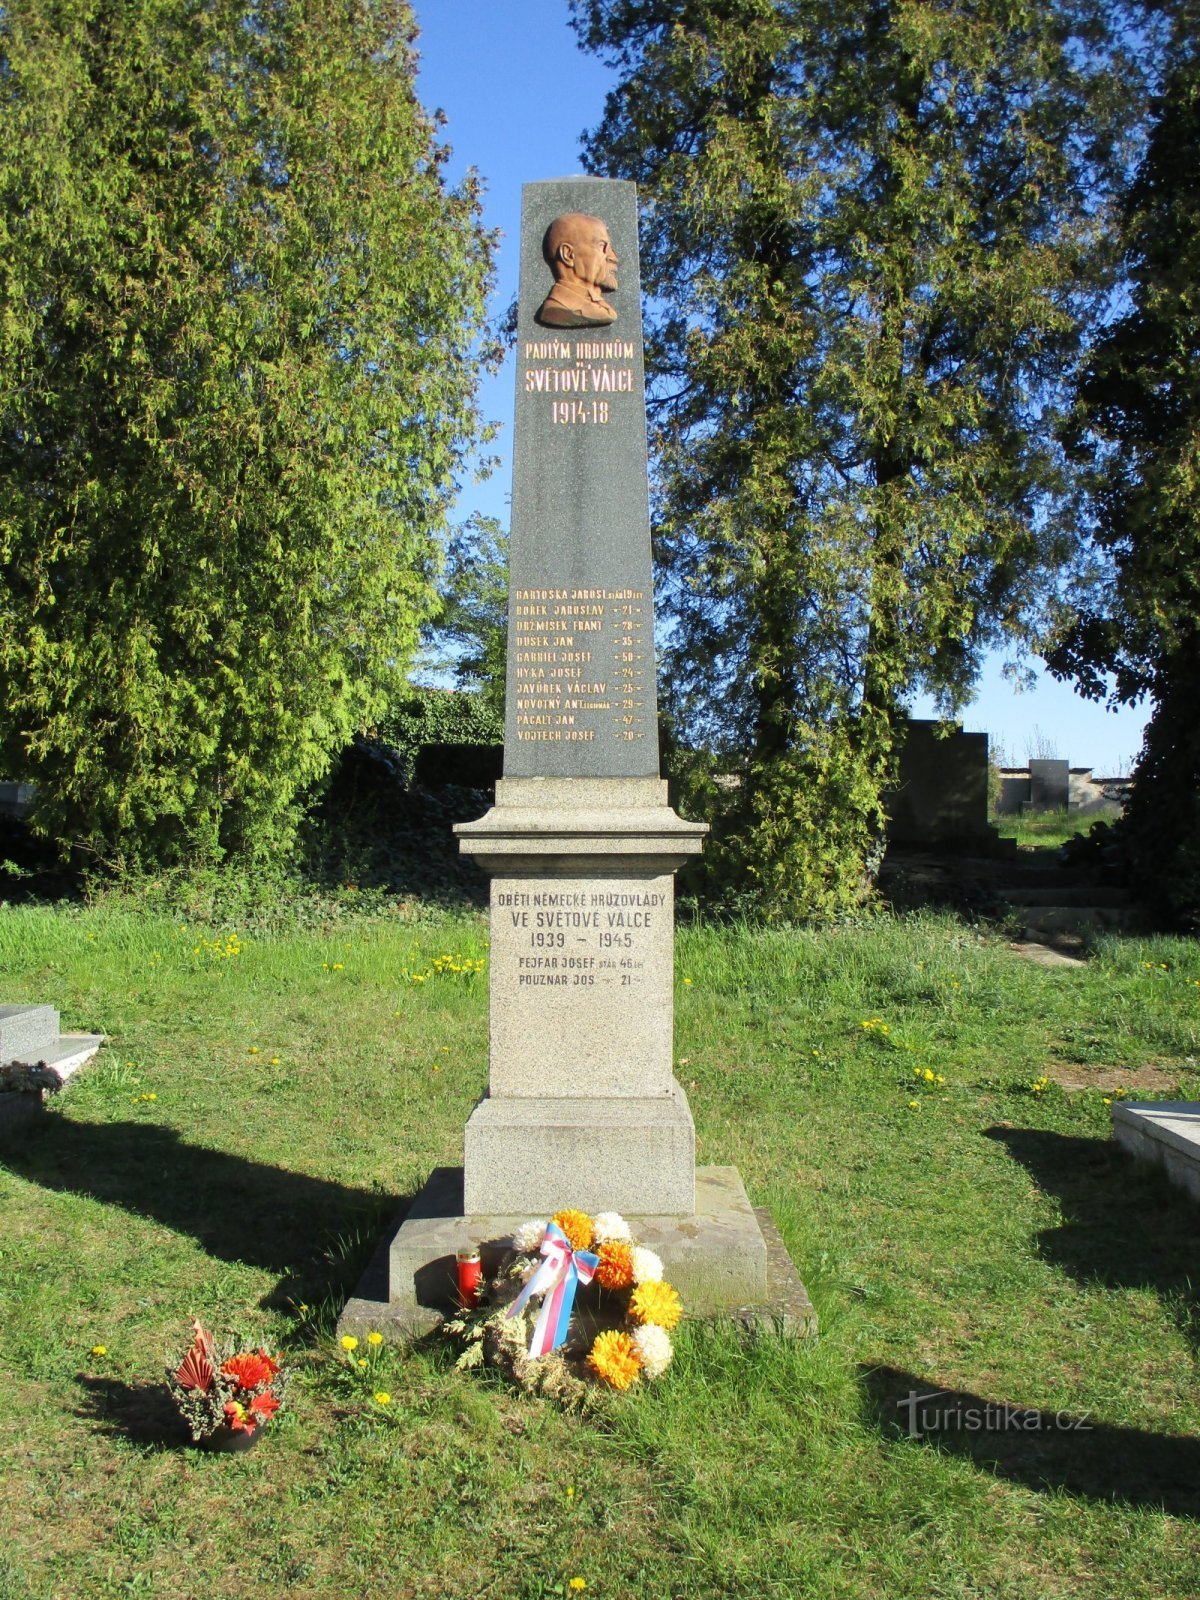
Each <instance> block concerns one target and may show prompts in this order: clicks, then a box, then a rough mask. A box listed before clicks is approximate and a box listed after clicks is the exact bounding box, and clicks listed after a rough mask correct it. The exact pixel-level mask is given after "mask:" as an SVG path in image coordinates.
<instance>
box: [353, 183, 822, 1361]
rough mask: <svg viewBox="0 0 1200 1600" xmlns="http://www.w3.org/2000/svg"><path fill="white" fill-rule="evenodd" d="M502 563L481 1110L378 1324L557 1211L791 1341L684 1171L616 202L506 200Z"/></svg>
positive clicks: (682, 841)
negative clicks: (502, 631) (503, 673)
mask: <svg viewBox="0 0 1200 1600" xmlns="http://www.w3.org/2000/svg"><path fill="white" fill-rule="evenodd" d="M509 561H510V565H509V613H508V616H509V632H508V675H507V699H506V705H507V714H506V726H505V740H504V776H503V778H502V779H501V780H500V781H499V782H498V783H497V785H496V796H495V805H494V806H493V808H492V809H491V810H490V811H489V812H488V813H487V815H486V816H484V817H482V818H481V819H480V820H479V821H477V822H471V823H466V824H461V825H459V826H458V827H457V828H456V830H455V831H456V833H457V834H458V837H459V841H460V847H461V849H462V851H463V852H464V854H467V855H470V856H472V857H474V859H475V860H476V861H477V862H478V863H479V864H480V866H481V867H482V868H483V869H484V871H486V872H487V873H488V875H489V877H490V879H491V961H490V968H491V972H490V1054H489V1076H488V1092H487V1094H486V1095H485V1096H484V1098H483V1099H482V1100H481V1101H480V1102H479V1104H478V1105H477V1106H476V1107H475V1109H474V1111H473V1112H472V1113H471V1115H470V1118H469V1119H468V1122H467V1125H466V1130H465V1136H464V1152H463V1153H464V1162H463V1167H462V1168H461V1169H458V1168H442V1169H439V1170H438V1171H437V1172H435V1173H434V1175H433V1177H432V1178H431V1179H430V1181H429V1183H428V1184H427V1186H426V1188H425V1190H424V1191H423V1192H422V1193H421V1194H420V1195H419V1196H418V1197H417V1199H416V1200H415V1202H414V1204H413V1206H412V1208H411V1210H410V1212H409V1214H408V1217H407V1218H406V1220H405V1221H404V1223H403V1225H402V1226H401V1227H400V1229H399V1231H398V1232H397V1234H396V1235H395V1237H394V1239H393V1240H392V1242H391V1246H390V1252H389V1264H388V1269H387V1300H388V1311H387V1317H388V1320H389V1322H390V1323H391V1325H392V1326H397V1325H399V1326H400V1327H401V1328H407V1329H408V1330H410V1331H420V1330H422V1329H423V1328H425V1327H428V1326H432V1325H434V1323H435V1322H436V1321H437V1320H438V1312H439V1310H440V1309H444V1308H445V1307H446V1306H447V1304H448V1303H449V1296H450V1293H451V1289H452V1284H453V1271H454V1254H455V1251H456V1249H458V1248H459V1247H461V1246H463V1245H478V1246H479V1247H480V1249H481V1250H482V1251H483V1252H485V1254H486V1252H487V1251H488V1250H489V1249H492V1250H495V1251H497V1253H498V1252H499V1250H500V1249H502V1248H503V1247H504V1245H505V1244H506V1243H507V1235H508V1233H509V1232H510V1231H511V1229H512V1228H513V1227H515V1226H516V1225H517V1224H518V1223H520V1222H521V1221H523V1220H525V1219H526V1218H528V1217H533V1216H546V1215H550V1214H551V1213H553V1212H554V1211H555V1210H558V1209H560V1208H562V1207H566V1206H574V1207H580V1208H582V1209H585V1210H590V1211H619V1212H621V1213H623V1214H624V1215H626V1216H628V1217H631V1218H636V1219H637V1232H638V1237H639V1238H640V1239H641V1241H642V1242H643V1243H645V1244H647V1245H649V1246H650V1247H651V1248H652V1249H654V1250H656V1251H657V1252H658V1253H659V1254H660V1255H661V1256H662V1258H663V1261H664V1263H665V1264H666V1266H667V1269H668V1272H669V1274H670V1278H671V1281H672V1283H674V1284H675V1285H676V1286H677V1287H678V1289H679V1291H680V1293H681V1294H682V1295H683V1297H684V1301H685V1304H686V1305H687V1307H688V1310H689V1311H691V1312H699V1313H705V1312H714V1311H718V1310H721V1309H733V1308H743V1309H745V1308H756V1309H757V1310H758V1311H760V1312H763V1313H765V1314H768V1315H775V1316H779V1317H781V1318H783V1319H784V1320H787V1321H790V1322H791V1323H792V1324H793V1326H810V1325H811V1322H812V1317H811V1307H810V1306H809V1305H808V1301H807V1297H806V1296H805V1295H804V1291H803V1286H802V1285H801V1284H800V1282H799V1279H798V1278H797V1277H796V1274H795V1269H794V1268H793V1267H792V1265H791V1262H790V1261H789V1260H788V1257H787V1254H786V1251H785V1250H784V1249H783V1246H782V1243H781V1241H780V1240H779V1236H778V1234H776V1233H775V1230H774V1228H773V1227H772V1226H771V1223H770V1219H769V1217H767V1216H766V1215H765V1214H764V1213H762V1212H759V1213H756V1212H755V1210H754V1209H753V1208H752V1207H751V1205H750V1202H749V1200H748V1199H747V1196H746V1192H745V1189H744V1187H743V1185H742V1182H741V1179H740V1177H739V1176H738V1174H737V1172H736V1170H735V1169H734V1168H731V1167H709V1168H701V1169H700V1170H699V1171H697V1168H696V1165H695V1133H694V1127H693V1122H692V1113H691V1109H690V1107H689V1105H688V1101H687V1097H686V1095H685V1094H684V1092H683V1089H682V1088H681V1086H680V1085H679V1083H678V1082H677V1081H676V1080H675V1077H674V1074H673V1070H672V1036H673V988H674V874H675V871H676V870H677V868H678V867H679V866H680V865H682V863H683V862H684V861H685V860H686V859H687V858H688V857H689V856H692V855H695V854H697V853H698V852H699V851H700V850H701V848H702V843H703V836H704V834H705V832H706V828H705V827H704V826H703V825H702V824H696V823H691V822H685V821H684V820H682V819H681V818H680V817H678V816H677V815H676V814H675V812H674V811H673V810H672V809H671V808H670V806H669V805H668V803H667V786H666V783H665V782H664V781H663V780H662V778H661V777H660V775H659V753H658V729H657V708H656V688H655V672H654V599H653V578H652V570H651V556H650V525H649V510H648V496H647V475H646V415H645V387H644V377H643V353H642V317H641V296H640V284H639V276H638V248H637V196H636V190H635V186H634V185H633V184H632V183H625V182H620V181H611V180H607V179H588V178H571V179H555V180H551V181H548V182H543V183H531V184H527V185H526V186H525V189H524V206H523V216H522V227H521V263H520V293H519V300H518V315H517V406H516V429H515V437H514V465H513V495H512V531H511V538H510V557H509ZM365 1291H366V1285H365V1284H364V1286H363V1289H362V1290H360V1295H362V1294H363V1293H364V1292H365ZM374 1294H375V1295H376V1296H377V1297H381V1295H382V1291H381V1290H379V1289H377V1290H376V1291H374ZM380 1310H381V1308H380V1307H379V1306H378V1305H375V1306H374V1308H373V1309H372V1307H371V1296H370V1295H368V1296H367V1298H366V1299H362V1298H360V1299H358V1300H355V1301H351V1302H350V1304H349V1305H348V1306H347V1308H346V1314H345V1316H344V1317H343V1322H344V1324H345V1325H346V1326H347V1327H354V1326H356V1325H357V1322H358V1320H361V1318H362V1317H365V1318H367V1320H370V1317H371V1316H372V1315H373V1316H374V1317H375V1320H376V1322H378V1321H379V1314H380Z"/></svg>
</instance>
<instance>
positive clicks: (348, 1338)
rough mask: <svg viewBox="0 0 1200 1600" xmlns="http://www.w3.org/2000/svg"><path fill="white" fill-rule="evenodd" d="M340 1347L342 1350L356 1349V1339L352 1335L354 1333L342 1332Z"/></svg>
mask: <svg viewBox="0 0 1200 1600" xmlns="http://www.w3.org/2000/svg"><path fill="white" fill-rule="evenodd" d="M342 1349H343V1350H357V1349H358V1340H357V1339H356V1338H355V1337H354V1335H353V1334H352V1333H344V1334H343V1335H342Z"/></svg>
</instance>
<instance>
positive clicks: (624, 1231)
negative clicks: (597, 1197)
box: [592, 1211, 633, 1245]
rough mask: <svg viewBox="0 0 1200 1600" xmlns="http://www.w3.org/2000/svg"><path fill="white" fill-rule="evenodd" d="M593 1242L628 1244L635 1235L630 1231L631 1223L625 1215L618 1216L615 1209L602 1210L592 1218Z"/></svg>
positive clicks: (598, 1243)
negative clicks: (626, 1219)
mask: <svg viewBox="0 0 1200 1600" xmlns="http://www.w3.org/2000/svg"><path fill="white" fill-rule="evenodd" d="M592 1227H593V1230H594V1231H593V1234H592V1240H593V1243H595V1244H597V1245H601V1244H628V1243H629V1241H630V1239H632V1238H633V1235H632V1234H631V1233H630V1231H629V1224H628V1223H627V1222H626V1221H625V1218H624V1217H621V1216H618V1215H617V1213H616V1212H615V1211H601V1212H600V1213H599V1215H598V1216H595V1217H593V1218H592Z"/></svg>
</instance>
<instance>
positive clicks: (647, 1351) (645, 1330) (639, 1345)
mask: <svg viewBox="0 0 1200 1600" xmlns="http://www.w3.org/2000/svg"><path fill="white" fill-rule="evenodd" d="M632 1338H633V1347H634V1349H635V1350H636V1351H637V1353H638V1360H639V1361H640V1362H641V1363H642V1371H643V1372H644V1373H645V1374H646V1376H647V1377H648V1378H661V1377H662V1375H663V1373H664V1372H665V1371H666V1370H667V1368H668V1367H669V1366H670V1365H671V1357H672V1356H673V1355H674V1353H675V1352H674V1350H673V1349H672V1346H671V1335H670V1334H669V1333H668V1332H667V1330H666V1329H665V1328H660V1327H659V1326H658V1325H657V1323H653V1322H648V1323H647V1324H646V1325H645V1327H642V1328H635V1329H634V1331H633V1335H632Z"/></svg>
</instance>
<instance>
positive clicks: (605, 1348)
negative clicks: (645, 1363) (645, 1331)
mask: <svg viewBox="0 0 1200 1600" xmlns="http://www.w3.org/2000/svg"><path fill="white" fill-rule="evenodd" d="M588 1366H589V1367H591V1369H592V1371H593V1372H594V1373H595V1374H596V1376H597V1377H598V1378H602V1379H603V1381H604V1382H605V1383H610V1384H611V1385H612V1386H613V1388H614V1389H628V1387H629V1385H630V1384H631V1383H633V1382H634V1380H635V1379H636V1377H637V1375H638V1373H639V1372H640V1371H641V1369H642V1363H641V1362H640V1361H639V1359H638V1353H637V1349H636V1348H635V1346H634V1343H633V1340H632V1339H631V1338H630V1337H629V1335H628V1334H627V1333H615V1332H614V1333H601V1334H598V1335H597V1336H596V1342H595V1344H594V1345H593V1346H592V1350H591V1354H590V1355H589V1356H588Z"/></svg>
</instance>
